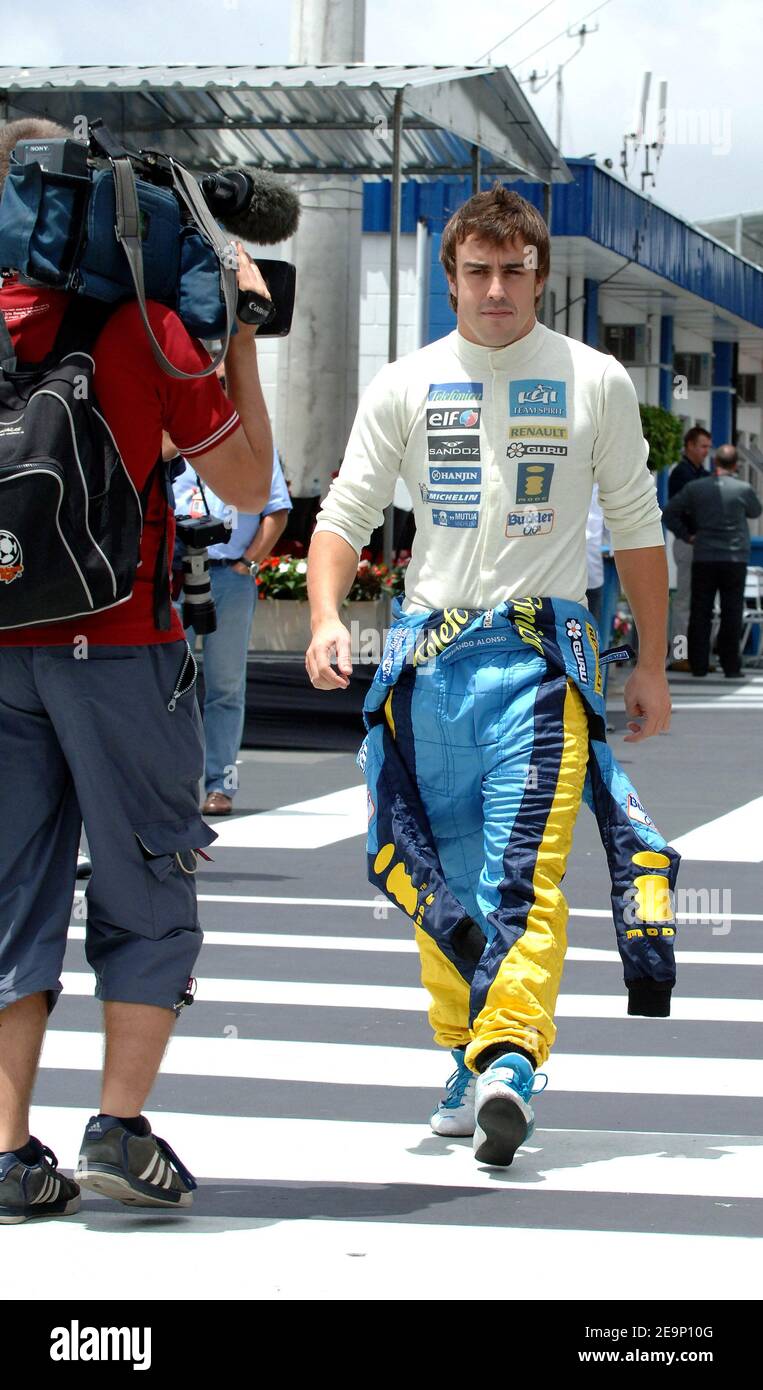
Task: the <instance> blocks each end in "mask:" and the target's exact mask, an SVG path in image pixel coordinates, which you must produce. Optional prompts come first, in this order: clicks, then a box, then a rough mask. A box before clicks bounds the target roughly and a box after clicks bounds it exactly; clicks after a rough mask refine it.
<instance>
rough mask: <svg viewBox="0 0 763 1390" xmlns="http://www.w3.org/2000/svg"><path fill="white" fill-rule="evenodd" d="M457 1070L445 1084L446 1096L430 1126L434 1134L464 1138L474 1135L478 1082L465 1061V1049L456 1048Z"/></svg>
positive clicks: (454, 1056) (452, 1054)
mask: <svg viewBox="0 0 763 1390" xmlns="http://www.w3.org/2000/svg"><path fill="white" fill-rule="evenodd" d="M450 1055H451V1057H452V1058H453V1061H454V1062H455V1064H456V1070H455V1071H454V1073H453V1075H452V1076H449V1077H448V1080H447V1082H446V1083H445V1095H444V1097H443V1099H442V1100H441V1101H440V1103H439V1105H438V1106H437V1109H436V1110H435V1112H434V1114H433V1115H432V1118H431V1119H430V1121H429V1124H430V1126H431V1128H432V1131H433V1133H434V1134H450V1135H454V1136H459V1137H463V1136H465V1135H471V1134H473V1133H474V1088H475V1084H476V1081H477V1078H476V1076H475V1075H474V1072H473V1071H470V1070H469V1068H468V1067H467V1065H466V1063H465V1061H464V1049H463V1048H462V1047H454V1049H453V1051H452V1052H451V1054H450Z"/></svg>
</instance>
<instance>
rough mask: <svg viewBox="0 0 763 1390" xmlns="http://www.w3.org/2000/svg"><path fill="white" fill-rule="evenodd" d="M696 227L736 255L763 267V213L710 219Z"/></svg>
mask: <svg viewBox="0 0 763 1390" xmlns="http://www.w3.org/2000/svg"><path fill="white" fill-rule="evenodd" d="M697 226H698V227H699V228H700V229H701V230H702V231H703V232H708V233H709V234H710V236H713V237H715V239H716V240H717V241H722V242H723V243H724V245H725V246H729V247H730V248H731V250H732V251H736V253H737V255H740V256H746V257H747V259H748V260H749V261H754V262H755V264H756V265H759V266H763V212H739V213H730V214H729V215H728V216H725V217H711V218H709V219H703V221H701V222H698V223H697Z"/></svg>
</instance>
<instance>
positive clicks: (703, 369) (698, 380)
mask: <svg viewBox="0 0 763 1390" xmlns="http://www.w3.org/2000/svg"><path fill="white" fill-rule="evenodd" d="M673 374H674V376H685V377H686V381H687V385H688V386H689V388H690V389H694V390H695V391H709V390H710V353H709V352H677V353H675V354H674V357H673Z"/></svg>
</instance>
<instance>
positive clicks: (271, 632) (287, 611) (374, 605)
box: [249, 598, 384, 654]
mask: <svg viewBox="0 0 763 1390" xmlns="http://www.w3.org/2000/svg"><path fill="white" fill-rule="evenodd" d="M341 616H342V621H343V622H344V623H345V625H346V626H347V627H348V628H349V629H350V632H353V624H355V623H357V628H355V630H354V637H355V646H356V648H357V649H358V650H360V651H361V652H362V651H363V650H364V649H366V648H368V646H369V645H372V644H370V643H369V638H368V637H367V636H364V634H366V633H369V632H372V631H373V630H376V632H378V633H379V634H381V630H382V626H383V623H384V600H383V599H377V600H374V601H373V602H370V603H347V604H345V605H344V606H343V608H342V609H341ZM311 640H312V633H311V631H310V605H309V603H307V602H305V601H304V600H302V599H287V598H266V599H260V600H259V602H258V603H257V607H256V608H255V611H254V622H253V623H252V631H251V635H250V638H249V648H250V650H251V651H257V652H290V653H291V652H299V653H301V654H304V652H306V651H307V648H308V647H309V646H310V642H311Z"/></svg>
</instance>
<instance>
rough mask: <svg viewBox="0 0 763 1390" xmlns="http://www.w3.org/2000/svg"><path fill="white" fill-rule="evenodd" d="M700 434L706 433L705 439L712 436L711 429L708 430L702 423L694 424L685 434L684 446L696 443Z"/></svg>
mask: <svg viewBox="0 0 763 1390" xmlns="http://www.w3.org/2000/svg"><path fill="white" fill-rule="evenodd" d="M700 435H704V436H705V439H711V438H712V435H711V434H710V431H709V430H706V429H705V428H704V427H703V426H702V425H692V427H691V429H690V430H687V431H686V434H685V435H684V448H686V445H687V444H696V442H697V440H698V439H699V437H700Z"/></svg>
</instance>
